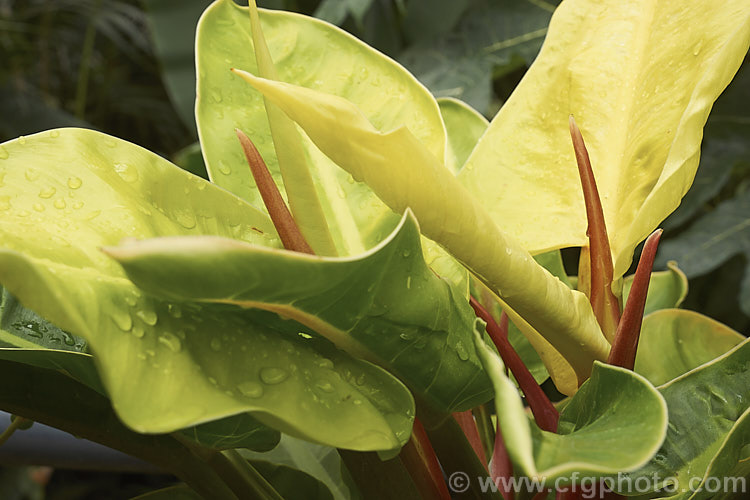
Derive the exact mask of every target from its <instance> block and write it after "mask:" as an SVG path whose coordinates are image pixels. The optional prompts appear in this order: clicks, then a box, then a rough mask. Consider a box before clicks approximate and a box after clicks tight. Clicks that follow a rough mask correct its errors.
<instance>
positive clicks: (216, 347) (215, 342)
mask: <svg viewBox="0 0 750 500" xmlns="http://www.w3.org/2000/svg"><path fill="white" fill-rule="evenodd" d="M211 350H212V351H220V350H221V340H219V339H215V338H214V339H211Z"/></svg>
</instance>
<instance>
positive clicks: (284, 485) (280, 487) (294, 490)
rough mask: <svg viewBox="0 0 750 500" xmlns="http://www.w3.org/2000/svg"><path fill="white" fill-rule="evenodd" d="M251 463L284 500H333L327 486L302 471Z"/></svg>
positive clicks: (262, 463)
mask: <svg viewBox="0 0 750 500" xmlns="http://www.w3.org/2000/svg"><path fill="white" fill-rule="evenodd" d="M250 463H251V465H252V466H253V467H255V470H257V471H258V472H260V474H261V475H262V476H263V477H264V478H265V479H266V481H268V482H269V483H271V486H273V487H274V489H275V490H276V491H278V492H279V494H280V495H281V497H282V498H284V500H329V499H330V500H333V495H332V494H331V492H330V491H329V490H328V488H327V487H326V486H325V484H323V483H322V482H321V481H319V480H317V479H315V478H314V477H313V476H310V475H308V474H306V473H304V472H302V471H299V470H296V469H293V468H291V467H288V466H286V465H280V464H274V463H271V462H265V461H262V460H251V461H250Z"/></svg>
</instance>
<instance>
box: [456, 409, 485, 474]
mask: <svg viewBox="0 0 750 500" xmlns="http://www.w3.org/2000/svg"><path fill="white" fill-rule="evenodd" d="M453 418H455V419H456V422H458V425H459V426H460V427H461V430H463V431H464V435H465V436H466V439H467V440H468V441H469V444H470V445H471V447H472V448H473V449H474V452H475V453H476V454H477V457H479V461H480V462H482V465H484V468H485V469H486V468H487V455H486V454H485V451H484V445H482V439H481V438H480V437H479V430H478V429H477V423H476V421H475V420H474V414H472V413H471V410H467V411H462V412H456V413H454V414H453Z"/></svg>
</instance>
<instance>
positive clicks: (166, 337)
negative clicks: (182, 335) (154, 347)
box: [159, 332, 182, 352]
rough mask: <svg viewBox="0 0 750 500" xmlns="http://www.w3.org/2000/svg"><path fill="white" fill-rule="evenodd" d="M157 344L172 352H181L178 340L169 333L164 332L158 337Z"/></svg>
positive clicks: (180, 344) (180, 343)
mask: <svg viewBox="0 0 750 500" xmlns="http://www.w3.org/2000/svg"><path fill="white" fill-rule="evenodd" d="M159 343H161V344H163V345H165V346H167V347H168V348H169V350H170V351H172V352H180V351H181V350H182V342H180V339H178V338H177V337H175V336H174V335H173V334H171V333H169V332H165V333H163V334H162V335H160V336H159Z"/></svg>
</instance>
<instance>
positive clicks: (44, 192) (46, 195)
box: [39, 186, 57, 200]
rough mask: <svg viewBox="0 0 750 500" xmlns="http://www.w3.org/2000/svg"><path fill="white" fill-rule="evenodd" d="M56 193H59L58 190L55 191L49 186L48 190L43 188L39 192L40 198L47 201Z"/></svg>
mask: <svg viewBox="0 0 750 500" xmlns="http://www.w3.org/2000/svg"><path fill="white" fill-rule="evenodd" d="M56 192H57V189H55V188H54V187H52V186H48V187H46V188H42V189H41V190H40V191H39V197H40V198H42V199H45V200H47V199H49V198H52V197H53V196H54V195H55V193H56Z"/></svg>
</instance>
